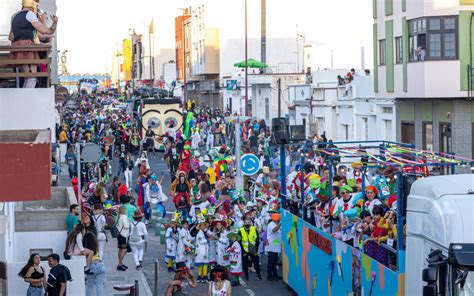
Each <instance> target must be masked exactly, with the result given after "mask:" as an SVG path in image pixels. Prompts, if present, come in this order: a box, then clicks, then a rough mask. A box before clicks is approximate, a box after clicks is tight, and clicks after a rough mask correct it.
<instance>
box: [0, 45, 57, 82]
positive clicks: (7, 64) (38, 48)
mask: <svg viewBox="0 0 474 296" xmlns="http://www.w3.org/2000/svg"><path fill="white" fill-rule="evenodd" d="M19 51H35V52H39V53H40V52H43V53H46V56H47V58H39V59H25V60H13V59H10V58H9V54H10V52H19ZM50 53H51V45H32V46H11V45H1V46H0V87H19V81H20V78H42V79H45V80H46V82H45V83H43V85H44V86H46V87H50V86H51V67H50V65H51V58H50V57H49V54H50ZM21 65H37V66H38V67H39V66H40V65H46V71H44V72H39V69H38V72H36V73H31V72H29V73H25V72H20V69H19V68H20V66H21Z"/></svg>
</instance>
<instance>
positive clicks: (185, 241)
mask: <svg viewBox="0 0 474 296" xmlns="http://www.w3.org/2000/svg"><path fill="white" fill-rule="evenodd" d="M193 252H194V246H193V244H192V237H191V234H190V233H189V222H188V221H187V220H186V219H183V220H182V221H181V229H180V230H179V236H178V249H177V250H176V262H186V266H188V268H190V264H191V262H188V259H189V255H190V254H192V253H193Z"/></svg>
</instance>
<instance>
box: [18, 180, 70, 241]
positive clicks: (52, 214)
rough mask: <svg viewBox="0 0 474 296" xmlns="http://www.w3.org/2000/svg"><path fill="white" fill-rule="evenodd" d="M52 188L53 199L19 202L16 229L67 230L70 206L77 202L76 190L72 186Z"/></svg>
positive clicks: (24, 230) (33, 230) (26, 230)
mask: <svg viewBox="0 0 474 296" xmlns="http://www.w3.org/2000/svg"><path fill="white" fill-rule="evenodd" d="M51 189H52V198H51V200H48V201H29V202H22V203H19V204H17V207H16V210H15V231H17V232H29V231H32V232H35V231H66V229H67V227H66V217H67V215H68V213H69V206H70V205H71V204H73V203H76V202H77V200H76V196H75V194H74V190H72V188H71V187H52V188H51Z"/></svg>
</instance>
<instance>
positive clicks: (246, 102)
mask: <svg viewBox="0 0 474 296" xmlns="http://www.w3.org/2000/svg"><path fill="white" fill-rule="evenodd" d="M248 99H249V73H248V39H247V0H245V115H246V116H249V112H248V111H249V110H248Z"/></svg>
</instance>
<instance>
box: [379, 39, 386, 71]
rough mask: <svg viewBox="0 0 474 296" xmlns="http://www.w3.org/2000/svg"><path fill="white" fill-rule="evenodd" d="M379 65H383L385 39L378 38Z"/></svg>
mask: <svg viewBox="0 0 474 296" xmlns="http://www.w3.org/2000/svg"><path fill="white" fill-rule="evenodd" d="M379 65H385V39H384V40H379Z"/></svg>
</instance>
